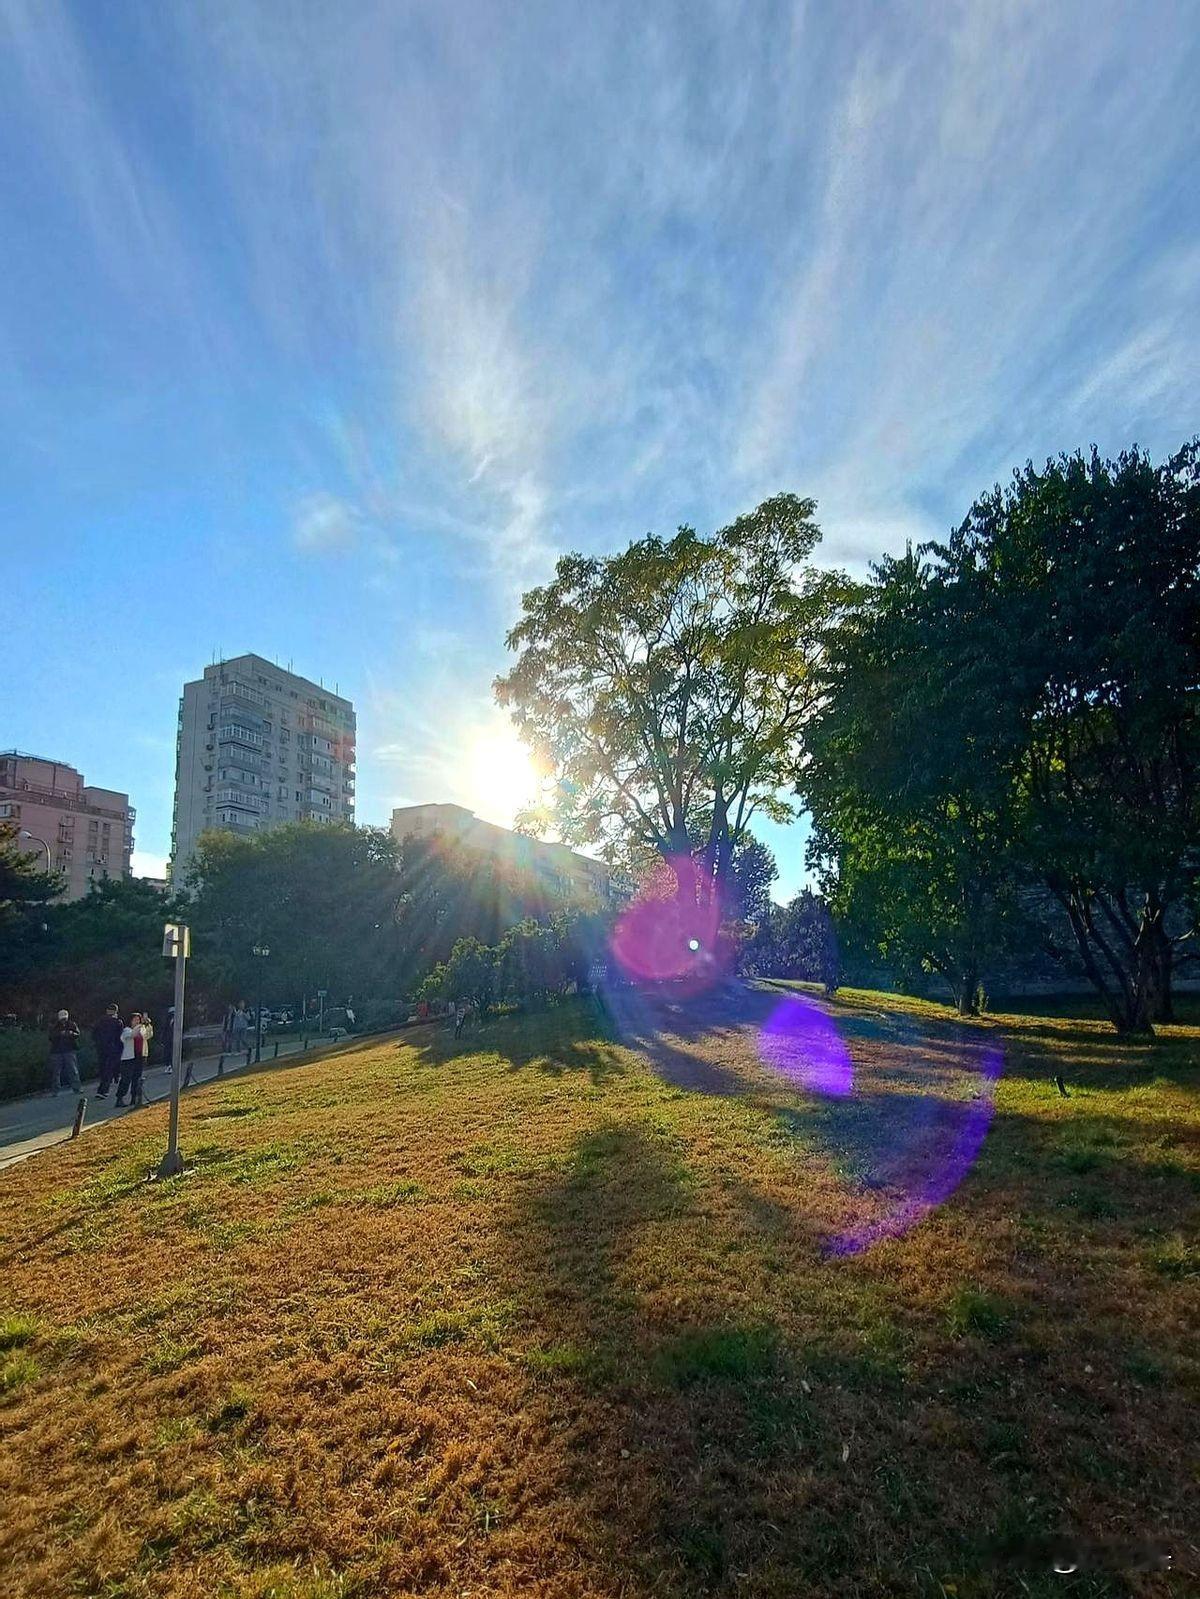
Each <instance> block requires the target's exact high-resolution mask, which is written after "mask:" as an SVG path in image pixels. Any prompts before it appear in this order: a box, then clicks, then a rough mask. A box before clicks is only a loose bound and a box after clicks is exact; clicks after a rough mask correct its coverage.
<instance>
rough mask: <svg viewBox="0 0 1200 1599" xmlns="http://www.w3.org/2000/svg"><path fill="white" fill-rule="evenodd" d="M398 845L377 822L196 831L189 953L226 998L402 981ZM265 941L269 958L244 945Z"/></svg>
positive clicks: (337, 996)
mask: <svg viewBox="0 0 1200 1599" xmlns="http://www.w3.org/2000/svg"><path fill="white" fill-rule="evenodd" d="M398 866H399V846H398V844H397V843H396V841H395V840H394V839H393V838H392V837H391V835H390V834H389V833H388V832H386V831H385V830H384V829H382V828H372V827H352V826H333V827H328V826H321V825H318V824H317V823H311V822H297V823H292V824H289V825H287V826H284V827H277V828H272V829H271V830H270V831H268V832H264V833H261V834H258V835H256V836H254V837H243V836H239V835H236V834H233V833H229V832H218V831H212V832H208V833H204V834H202V835H201V837H200V840H199V843H198V847H197V851H196V855H195V859H194V863H193V867H192V873H191V879H190V883H191V889H192V892H193V895H194V904H193V908H192V919H193V922H194V924H195V928H196V933H197V954H198V957H199V959H200V962H201V964H202V970H203V971H204V973H205V975H206V976H207V979H208V983H209V986H210V987H211V988H212V989H213V990H214V991H216V992H219V993H220V994H221V995H222V996H223V997H224V998H225V999H227V1000H228V999H235V998H238V997H240V996H249V997H253V996H254V995H255V993H256V992H257V989H258V987H259V986H260V985H261V986H262V987H263V988H264V990H265V997H266V999H267V1000H268V1001H271V1002H277V1001H279V1000H283V999H288V1000H293V1001H298V1000H299V999H301V998H302V997H303V996H305V995H308V994H313V993H315V992H316V991H317V990H318V989H320V988H325V989H327V990H328V991H329V994H330V996H331V998H332V999H334V1000H338V1001H341V1000H344V999H346V998H347V997H348V996H350V995H354V996H357V997H359V998H361V996H362V995H364V994H366V993H371V994H375V993H378V992H380V991H381V990H384V991H387V992H389V993H391V992H396V991H398V990H399V989H400V988H402V987H403V986H404V984H405V982H406V980H407V977H408V975H409V974H408V973H407V972H406V971H405V969H404V964H403V960H402V954H403V948H402V940H401V939H400V937H399V935H398V932H397V928H398V924H399V922H400V921H401V918H402V913H403V903H404V901H403V885H402V882H401V878H400V873H399V870H398ZM255 945H258V946H259V947H260V948H263V947H265V948H267V949H269V951H270V954H269V956H268V957H266V959H265V961H263V963H262V967H261V970H260V965H259V963H260V960H261V959H262V958H261V957H256V956H255V955H254V953H253V951H254V947H255Z"/></svg>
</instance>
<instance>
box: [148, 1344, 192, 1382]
mask: <svg viewBox="0 0 1200 1599" xmlns="http://www.w3.org/2000/svg"><path fill="white" fill-rule="evenodd" d="M199 1353H200V1345H199V1344H197V1343H184V1342H179V1341H177V1340H175V1339H172V1338H162V1339H160V1340H159V1342H158V1343H157V1344H156V1345H155V1346H154V1348H153V1349H152V1350H151V1351H150V1352H149V1354H148V1355H147V1356H146V1370H147V1371H149V1372H150V1373H152V1375H154V1376H155V1377H163V1376H165V1375H166V1374H167V1373H168V1372H172V1371H178V1370H179V1368H180V1366H186V1365H187V1363H188V1361H189V1360H194V1359H195V1357H196V1356H197V1355H198V1354H199Z"/></svg>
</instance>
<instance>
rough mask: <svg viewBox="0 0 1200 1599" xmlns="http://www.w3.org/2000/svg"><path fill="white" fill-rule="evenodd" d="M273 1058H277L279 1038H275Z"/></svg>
mask: <svg viewBox="0 0 1200 1599" xmlns="http://www.w3.org/2000/svg"><path fill="white" fill-rule="evenodd" d="M274 1059H275V1060H278V1059H279V1040H278V1039H276V1040H275V1055H274Z"/></svg>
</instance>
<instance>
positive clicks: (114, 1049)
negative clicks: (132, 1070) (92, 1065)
mask: <svg viewBox="0 0 1200 1599" xmlns="http://www.w3.org/2000/svg"><path fill="white" fill-rule="evenodd" d="M124 1026H125V1023H124V1022H123V1021H122V1020H121V1017H120V1014H119V1012H118V1010H117V1007H116V1006H115V1005H110V1006H109V1007H108V1009H107V1010H106V1011H105V1013H104V1015H103V1016H101V1018H100V1020H99V1021H98V1022H97V1023H96V1025H95V1027H93V1028H92V1038H93V1039H94V1041H95V1044H96V1055H97V1058H98V1059H99V1061H100V1085H99V1087H98V1088H97V1089H96V1095H97V1097H98V1098H99V1099H105V1098H107V1096H108V1090H109V1088H110V1086H111V1085H112V1084H113V1083H114V1082H115V1081H116V1080H117V1077H118V1075H119V1074H120V1070H121V1032H122V1029H123V1028H124Z"/></svg>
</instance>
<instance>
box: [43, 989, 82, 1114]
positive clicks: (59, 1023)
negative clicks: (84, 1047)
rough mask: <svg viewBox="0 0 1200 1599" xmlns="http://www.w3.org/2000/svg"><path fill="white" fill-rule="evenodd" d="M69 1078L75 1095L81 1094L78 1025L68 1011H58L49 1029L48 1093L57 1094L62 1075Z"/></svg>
mask: <svg viewBox="0 0 1200 1599" xmlns="http://www.w3.org/2000/svg"><path fill="white" fill-rule="evenodd" d="M64 1073H65V1074H66V1076H67V1077H68V1078H69V1080H70V1083H71V1087H72V1088H73V1089H74V1090H75V1092H76V1093H77V1094H81V1093H82V1092H83V1088H82V1086H81V1084H80V1081H79V1025H78V1023H77V1022H73V1021H72V1020H71V1013H70V1012H69V1011H65V1010H60V1011H59V1013H58V1016H57V1018H56V1020H55V1021H54V1023H53V1025H52V1026H51V1028H50V1092H51V1093H52V1094H57V1093H58V1090H59V1088H60V1087H61V1086H62V1079H63V1074H64Z"/></svg>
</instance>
